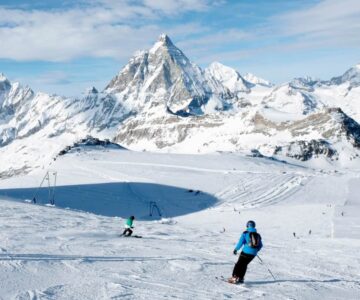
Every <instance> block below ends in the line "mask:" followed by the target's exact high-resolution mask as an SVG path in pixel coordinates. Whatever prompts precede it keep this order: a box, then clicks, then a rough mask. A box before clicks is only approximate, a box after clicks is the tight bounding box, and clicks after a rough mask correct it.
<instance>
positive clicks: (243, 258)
mask: <svg viewBox="0 0 360 300" xmlns="http://www.w3.org/2000/svg"><path fill="white" fill-rule="evenodd" d="M254 257H255V255H251V254H246V253H244V252H241V254H240V256H239V259H238V261H237V263H236V264H235V267H234V270H233V277H239V278H240V279H241V280H244V276H245V273H246V269H247V266H248V264H249V263H250V262H251V261H252V260H253V259H254Z"/></svg>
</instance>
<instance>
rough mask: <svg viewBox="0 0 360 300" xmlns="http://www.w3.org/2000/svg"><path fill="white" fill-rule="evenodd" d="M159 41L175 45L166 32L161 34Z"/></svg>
mask: <svg viewBox="0 0 360 300" xmlns="http://www.w3.org/2000/svg"><path fill="white" fill-rule="evenodd" d="M158 42H161V43H162V44H163V45H167V46H169V45H173V42H172V41H171V39H170V38H169V36H168V35H167V34H166V33H162V34H160V36H159V38H158Z"/></svg>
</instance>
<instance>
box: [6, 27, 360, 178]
mask: <svg viewBox="0 0 360 300" xmlns="http://www.w3.org/2000/svg"><path fill="white" fill-rule="evenodd" d="M359 99H360V64H359V65H356V66H354V67H352V68H350V69H349V70H347V71H346V72H345V73H344V74H343V75H342V76H339V77H335V78H332V79H330V80H327V81H323V80H318V79H313V78H296V79H294V80H292V81H290V82H286V83H284V84H280V85H274V84H272V83H271V82H269V81H267V80H265V79H262V78H259V77H257V76H255V75H253V74H250V73H247V74H244V75H242V74H241V73H240V72H238V71H237V70H235V69H233V68H231V67H228V66H225V65H223V64H221V63H219V62H214V63H212V64H210V65H209V66H208V67H207V68H205V69H202V68H200V67H199V66H197V65H196V64H194V63H193V62H191V61H190V60H189V59H188V58H187V57H186V55H185V54H184V53H183V52H182V51H181V50H180V49H179V48H177V47H176V46H175V45H174V44H173V42H172V41H171V40H170V38H169V37H168V36H167V35H165V34H162V35H161V36H160V37H159V39H158V40H157V42H156V43H155V44H154V45H153V47H151V48H150V49H149V50H146V51H139V52H137V53H135V55H134V56H133V57H132V58H131V59H130V61H129V63H128V64H127V65H126V66H124V67H123V68H122V69H121V71H120V72H119V73H118V74H117V75H116V76H115V77H114V78H113V79H112V80H111V81H110V82H109V84H108V85H107V86H106V87H105V89H104V90H103V91H101V92H99V91H98V90H97V89H96V88H94V87H92V88H90V89H89V90H88V91H87V92H86V94H85V95H84V96H83V97H77V98H69V97H62V96H58V95H49V94H45V93H35V92H34V91H32V89H31V88H30V87H27V86H22V85H21V84H20V83H16V82H11V81H9V80H8V79H7V78H6V77H5V75H3V74H1V75H0V156H1V158H2V163H1V166H0V177H7V176H12V175H14V174H19V173H24V172H30V171H31V170H33V169H36V168H44V167H47V166H48V165H49V164H51V162H52V161H53V160H54V159H56V156H57V154H58V153H59V152H60V151H61V150H63V149H64V148H65V147H69V146H71V145H72V144H74V143H76V142H77V141H79V140H81V139H83V138H84V137H87V136H92V137H95V138H99V139H109V140H112V141H113V142H116V143H119V144H121V145H122V146H124V147H125V148H128V149H131V150H137V151H159V152H176V153H207V152H218V151H231V152H244V153H247V154H249V155H261V156H266V157H272V158H275V159H281V160H284V159H285V160H288V161H299V160H300V161H312V160H314V159H316V160H321V161H324V162H326V163H330V164H341V165H351V164H352V163H353V161H354V159H357V158H358V153H359V147H360V125H359V124H358V122H360V103H358V101H359Z"/></svg>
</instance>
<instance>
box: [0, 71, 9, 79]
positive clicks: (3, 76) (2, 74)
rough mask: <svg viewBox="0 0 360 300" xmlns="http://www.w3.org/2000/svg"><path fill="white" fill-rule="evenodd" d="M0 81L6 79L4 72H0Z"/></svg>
mask: <svg viewBox="0 0 360 300" xmlns="http://www.w3.org/2000/svg"><path fill="white" fill-rule="evenodd" d="M0 81H8V79H7V78H6V76H5V74H4V73H1V72H0Z"/></svg>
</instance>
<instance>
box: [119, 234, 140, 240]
mask: <svg viewBox="0 0 360 300" xmlns="http://www.w3.org/2000/svg"><path fill="white" fill-rule="evenodd" d="M120 237H124V238H136V239H141V238H142V236H141V235H130V236H128V235H123V234H120Z"/></svg>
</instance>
